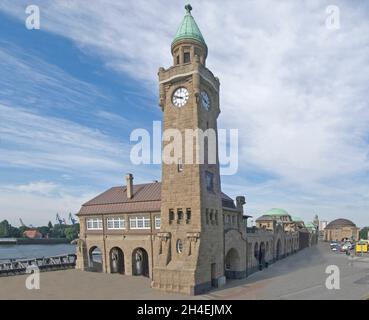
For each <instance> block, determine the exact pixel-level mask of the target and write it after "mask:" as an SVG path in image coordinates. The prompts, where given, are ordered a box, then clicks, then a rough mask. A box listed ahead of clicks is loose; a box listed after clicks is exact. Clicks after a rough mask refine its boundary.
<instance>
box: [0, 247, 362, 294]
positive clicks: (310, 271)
mask: <svg viewBox="0 0 369 320" xmlns="http://www.w3.org/2000/svg"><path fill="white" fill-rule="evenodd" d="M329 265H337V266H338V267H339V268H340V272H341V289H340V290H333V291H331V290H328V289H327V288H326V287H325V281H326V279H327V277H328V275H327V274H325V270H326V267H327V266H329ZM26 278H27V276H15V277H7V278H0V299H148V300H151V299H158V300H162V299H181V300H184V299H195V298H196V299H225V300H239V299H319V300H321V299H363V298H364V297H369V257H366V258H356V259H355V261H354V263H353V265H352V266H351V265H350V263H349V260H348V258H347V257H346V256H345V255H342V254H336V253H332V252H330V250H329V246H328V245H327V244H320V245H319V246H317V247H313V248H308V249H305V250H303V251H301V252H299V253H297V254H296V255H294V256H291V257H288V258H286V259H284V260H282V261H279V262H278V263H276V264H274V265H272V266H270V268H268V269H266V270H264V271H262V272H258V273H255V274H253V275H252V276H250V277H249V278H247V279H244V280H234V281H229V282H228V283H227V285H226V286H225V287H223V288H222V289H220V290H214V291H212V292H210V293H209V294H207V295H204V296H197V297H189V296H182V295H173V294H165V293H162V292H160V291H157V290H153V289H151V288H150V280H149V279H147V278H142V277H130V276H121V275H111V274H101V273H91V272H81V271H77V270H67V271H57V272H48V273H41V283H40V286H41V288H40V290H32V291H30V290H27V289H26V287H25V281H26Z"/></svg>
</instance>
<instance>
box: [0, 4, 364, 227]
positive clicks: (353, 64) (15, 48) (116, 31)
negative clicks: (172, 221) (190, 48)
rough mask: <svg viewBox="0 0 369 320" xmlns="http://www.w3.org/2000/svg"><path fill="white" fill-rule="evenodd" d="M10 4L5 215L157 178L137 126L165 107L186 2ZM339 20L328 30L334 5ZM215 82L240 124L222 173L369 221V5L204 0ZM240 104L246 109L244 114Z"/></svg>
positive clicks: (47, 212) (245, 187) (226, 113)
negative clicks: (31, 8)
mask: <svg viewBox="0 0 369 320" xmlns="http://www.w3.org/2000/svg"><path fill="white" fill-rule="evenodd" d="M29 4H30V3H29V2H28V1H23V0H19V1H16V3H14V1H10V0H3V1H2V2H1V3H0V123H1V126H0V172H1V175H0V191H1V192H0V207H1V213H0V219H2V218H6V219H8V220H9V221H11V222H12V223H13V224H15V225H17V224H18V218H19V217H22V219H23V220H24V221H25V222H26V223H29V224H42V223H47V221H49V220H52V221H54V220H55V217H54V216H55V214H56V212H59V213H61V214H62V215H64V216H66V215H67V213H69V212H70V211H71V212H77V211H78V209H79V207H80V205H81V204H82V203H83V202H84V201H86V200H88V199H89V198H91V197H94V196H95V195H96V194H98V193H100V192H102V191H104V190H105V189H107V188H109V187H111V186H116V185H121V184H123V183H124V175H125V174H126V173H127V172H132V173H133V174H134V176H135V182H136V183H140V182H147V181H151V180H156V179H160V166H155V165H152V166H133V165H132V164H131V162H130V160H129V152H130V148H131V147H132V145H131V144H130V141H129V135H130V133H131V131H132V130H133V129H136V128H148V129H149V130H150V128H151V127H152V122H153V121H157V120H161V117H162V114H161V110H160V108H159V107H158V103H157V101H158V84H157V70H158V68H159V67H161V66H164V67H169V66H170V64H171V56H170V44H171V40H172V38H173V36H174V34H175V32H176V29H177V27H178V25H179V23H180V21H181V19H182V17H183V15H184V9H183V7H184V3H183V1H170V2H168V1H142V0H138V1H128V0H127V1H124V2H123V1H122V2H117V1H108V0H107V1H99V0H94V1H88V2H87V1H82V0H75V1H58V2H55V1H49V0H44V1H32V4H36V5H39V7H40V10H41V30H32V31H30V30H27V29H26V28H25V24H24V22H25V19H26V14H25V8H26V7H27V5H29ZM331 4H335V5H337V6H338V7H339V9H340V13H341V28H340V29H339V30H336V31H332V30H327V28H326V26H325V20H326V18H327V13H326V7H327V5H331ZM192 5H193V7H194V11H193V15H194V16H195V19H196V21H197V22H198V24H199V26H200V29H201V30H202V33H203V35H204V37H205V39H206V41H207V44H208V46H209V58H208V67H209V68H210V69H211V70H212V71H213V72H214V73H215V74H216V75H217V76H218V77H219V78H220V81H221V86H222V87H221V90H222V91H221V109H222V113H221V116H220V118H219V125H220V127H221V128H228V129H230V128H236V129H239V132H240V133H239V135H240V154H239V172H238V173H237V175H235V176H224V177H222V183H223V190H224V191H225V192H226V193H228V194H230V195H231V196H237V195H246V198H247V212H248V213H250V214H252V215H255V216H258V215H259V214H261V213H262V212H263V211H264V210H267V209H269V208H271V207H281V208H284V209H286V210H287V211H289V212H290V213H291V214H292V215H297V216H301V217H302V218H304V219H306V220H312V219H313V216H314V215H315V214H318V215H319V216H320V217H321V218H322V219H327V220H332V219H334V218H339V217H345V218H350V219H352V220H354V221H355V222H356V223H358V224H359V225H368V224H369V222H368V213H369V187H368V186H369V161H368V150H369V148H368V147H369V106H368V104H369V99H368V98H369V97H368V92H369V91H368V89H369V55H368V52H369V51H368V49H369V19H368V17H369V6H368V4H367V2H366V1H357V2H355V6H353V5H351V4H350V2H349V1H333V3H332V1H327V2H326V1H318V0H316V1H315V0H309V1H301V2H298V3H297V2H296V1H292V0H289V1H288V0H286V1H283V2H278V4H276V2H275V1H266V0H265V1H264V0H262V1H241V0H234V1H231V2H229V3H228V2H227V5H225V4H224V1H223V2H220V1H210V0H209V1H194V2H193V3H192ZM235 115H237V117H235Z"/></svg>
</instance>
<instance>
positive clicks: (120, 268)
mask: <svg viewBox="0 0 369 320" xmlns="http://www.w3.org/2000/svg"><path fill="white" fill-rule="evenodd" d="M109 258H110V272H111V273H120V274H124V254H123V251H122V249H120V248H117V247H115V248H113V249H111V250H110V254H109Z"/></svg>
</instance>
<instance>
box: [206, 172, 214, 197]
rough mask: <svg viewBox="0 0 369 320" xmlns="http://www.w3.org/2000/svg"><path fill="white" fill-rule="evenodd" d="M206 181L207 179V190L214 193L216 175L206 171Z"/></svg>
mask: <svg viewBox="0 0 369 320" xmlns="http://www.w3.org/2000/svg"><path fill="white" fill-rule="evenodd" d="M205 179H206V189H207V190H208V191H209V192H213V191H214V174H213V173H211V172H209V171H206V176H205Z"/></svg>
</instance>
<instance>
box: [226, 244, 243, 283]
mask: <svg viewBox="0 0 369 320" xmlns="http://www.w3.org/2000/svg"><path fill="white" fill-rule="evenodd" d="M239 266H240V255H239V254H238V251H237V250H236V249H234V248H232V249H230V250H229V251H228V253H227V255H226V258H225V276H226V278H227V279H238V278H239V277H238V276H237V273H238V271H239Z"/></svg>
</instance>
